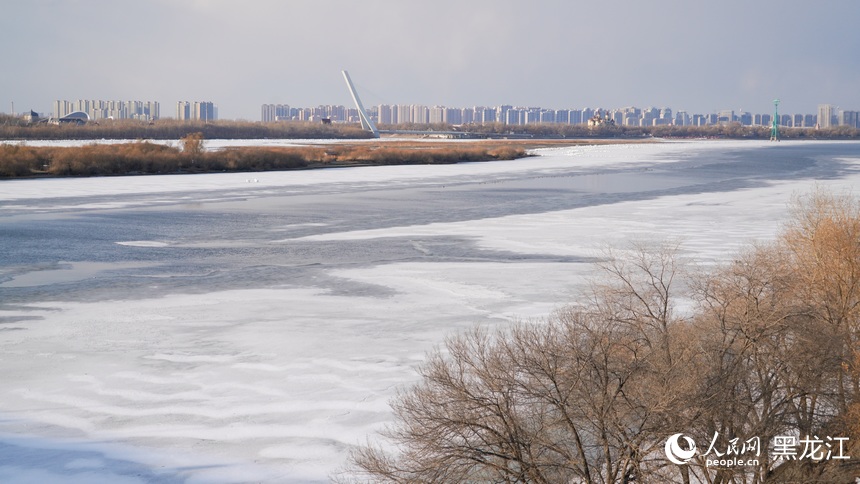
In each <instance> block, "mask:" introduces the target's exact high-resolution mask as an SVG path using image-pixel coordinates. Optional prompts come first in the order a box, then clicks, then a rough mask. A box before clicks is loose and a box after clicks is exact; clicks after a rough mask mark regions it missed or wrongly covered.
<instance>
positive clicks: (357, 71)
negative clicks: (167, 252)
mask: <svg viewBox="0 0 860 484" xmlns="http://www.w3.org/2000/svg"><path fill="white" fill-rule="evenodd" d="M0 46H2V47H0V66H2V69H0V111H2V112H9V110H10V103H11V102H14V103H15V110H16V111H17V112H22V111H25V110H27V109H34V110H36V111H39V112H44V113H50V111H51V105H52V102H53V100H55V99H69V100H76V99H86V98H88V99H119V100H132V99H133V100H153V101H159V102H160V103H161V112H162V117H172V116H174V113H175V104H176V101H179V100H189V101H212V102H215V103H216V104H217V105H218V106H219V114H220V116H221V118H244V119H250V120H259V119H260V105H261V104H264V103H285V104H290V105H291V106H300V107H303V106H316V105H319V104H344V105H349V104H350V103H351V100H350V97H349V93H348V91H347V90H346V87H345V84H344V82H343V79H342V77H341V75H340V71H341V69H347V70H349V71H350V74H351V76H352V78H353V82H354V83H355V84H356V86H357V88H358V90H359V93H360V94H361V96H362V98H363V101H364V104H365V105H373V104H381V103H385V104H427V105H435V104H439V105H447V106H457V107H464V106H473V105H498V104H514V105H525V106H541V107H547V108H582V107H606V108H615V107H623V106H631V105H633V106H639V107H648V106H656V107H663V106H668V107H671V108H673V109H675V110H682V109H683V110H687V111H688V112H691V113H710V112H714V111H717V110H721V109H735V110H739V109H743V110H746V111H751V112H770V111H771V110H772V100H773V98H774V97H779V98H780V99H781V101H782V103H781V104H780V112H783V113H813V112H815V111H816V106H817V105H818V104H821V103H831V104H835V105H838V106H840V107H842V108H844V109H852V110H860V1H857V0H822V1H813V0H800V1H798V0H778V1H774V0H719V1H707V2H699V1H693V0H678V1H660V0H655V1H643V0H630V1H620V0H618V1H611V0H589V1H578V0H557V1H555V0H553V1H541V0H536V1H523V0H510V1H509V0H433V1H421V2H419V1H408V0H313V1H311V0H307V1H297V0H240V1H233V0H0Z"/></svg>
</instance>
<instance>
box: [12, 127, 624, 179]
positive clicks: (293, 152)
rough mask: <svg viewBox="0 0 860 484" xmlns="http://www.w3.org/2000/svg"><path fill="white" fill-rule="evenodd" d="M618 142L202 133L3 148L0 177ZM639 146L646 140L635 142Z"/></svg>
mask: <svg viewBox="0 0 860 484" xmlns="http://www.w3.org/2000/svg"><path fill="white" fill-rule="evenodd" d="M623 142H628V143H629V142H631V141H620V140H481V141H468V142H462V141H446V140H439V141H435V140H432V141H431V140H392V139H385V140H363V141H355V142H337V143H334V142H333V143H328V144H313V145H306V146H288V147H271V146H269V147H265V146H259V147H258V146H245V147H227V148H223V149H219V150H207V149H205V148H204V143H203V138H202V137H201V136H199V135H198V136H195V135H189V136H186V137H185V138H182V140H180V142H179V146H171V145H166V144H162V143H155V142H151V141H134V142H128V143H115V144H99V143H93V144H87V145H82V146H72V147H55V146H28V145H26V144H23V145H22V144H0V178H32V177H69V176H72V177H86V176H121V175H144V174H182V173H220V172H261V171H280V170H299V169H318V168H332V167H346V166H381V165H431V164H451V163H462V162H480V161H497V160H513V159H517V158H523V157H526V156H528V153H529V150H533V149H536V148H541V147H549V146H574V145H593V144H618V143H623ZM637 142H641V141H637Z"/></svg>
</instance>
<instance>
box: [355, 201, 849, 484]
mask: <svg viewBox="0 0 860 484" xmlns="http://www.w3.org/2000/svg"><path fill="white" fill-rule="evenodd" d="M600 267H601V268H602V269H603V270H604V274H605V275H606V277H605V278H602V279H600V280H598V282H596V283H594V284H593V285H592V287H591V290H590V292H588V293H587V294H584V295H582V297H581V298H580V301H579V303H578V304H575V305H571V306H568V307H566V308H564V309H562V310H560V311H558V312H556V313H555V314H553V315H552V316H551V317H549V318H547V319H546V320H544V321H533V322H521V323H518V324H516V325H514V326H513V327H512V328H510V329H508V330H496V331H489V330H486V329H475V330H473V331H471V332H468V333H466V334H463V335H459V336H454V337H451V338H449V339H448V340H447V342H446V344H445V347H444V349H440V350H438V351H436V352H434V353H433V354H431V355H430V356H429V358H428V360H427V362H426V363H425V364H424V365H423V366H422V368H421V369H420V375H421V381H420V382H419V383H418V384H417V385H416V386H415V387H413V388H411V389H407V390H405V391H402V392H401V393H400V394H398V396H397V397H396V398H395V399H394V401H393V402H392V407H393V409H394V413H395V417H396V422H395V423H394V424H393V425H392V426H390V427H389V428H388V429H387V431H386V432H384V436H385V437H386V438H387V439H388V441H389V442H390V443H392V444H393V445H394V448H395V449H396V451H395V452H393V453H390V452H387V451H385V450H384V449H383V448H382V447H380V446H379V445H367V446H364V447H360V448H358V449H356V450H355V452H354V453H353V455H352V458H351V462H352V465H353V469H352V471H354V472H355V474H353V475H354V476H362V477H364V478H366V479H368V480H371V481H382V482H462V481H469V482H539V483H540V482H546V483H550V482H551V483H554V482H572V483H579V482H581V483H616V482H620V483H627V482H679V483H680V482H683V483H685V484H686V483H690V482H708V483H714V484H724V483H751V484H758V483H766V482H788V481H797V482H811V481H816V482H846V483H847V482H853V480H854V477H856V476H857V475H858V474H860V469H857V468H856V467H858V466H853V465H852V462H851V461H845V460H840V461H832V462H831V461H823V462H815V461H813V460H811V459H806V460H805V461H800V460H794V461H782V460H780V461H771V460H769V457H768V443H769V442H771V441H772V439H773V438H774V437H775V436H777V435H785V434H793V435H798V434H799V435H801V436H805V435H816V434H821V435H833V434H836V435H839V434H842V435H843V436H844V437H847V438H848V439H849V442H850V445H849V447H848V448H847V449H844V450H845V451H848V452H853V451H857V452H860V447H858V443H857V441H860V423H858V422H860V420H858V418H860V390H858V387H860V380H858V378H860V203H858V202H857V201H856V200H855V199H854V198H852V197H847V196H832V195H828V194H825V193H822V192H820V191H819V192H815V193H813V194H812V195H810V196H808V197H801V198H798V199H797V201H796V202H795V205H794V211H793V215H792V218H791V220H790V221H789V222H788V224H787V225H786V227H785V229H784V231H783V232H782V233H781V234H780V236H779V237H778V239H777V240H776V241H775V242H774V243H773V244H769V245H758V246H753V247H750V248H749V249H747V250H745V251H743V252H741V253H740V254H738V255H737V256H736V257H735V259H734V260H733V261H731V262H730V263H727V264H724V265H722V266H719V267H716V268H712V269H710V270H707V271H705V270H700V271H699V274H698V275H697V276H696V277H685V278H683V279H684V281H683V285H684V287H685V290H687V291H688V292H689V294H688V295H689V296H690V298H691V299H689V300H688V301H691V302H692V306H691V309H689V310H688V311H687V313H686V314H679V312H678V311H677V310H676V307H675V306H676V304H677V303H676V300H677V299H678V297H679V293H680V294H681V295H682V296H683V295H685V294H684V292H683V291H679V290H678V288H677V287H676V286H678V285H679V282H682V281H681V279H682V278H681V277H680V276H681V274H682V271H681V268H680V264H679V257H678V251H677V246H676V245H675V246H672V245H669V246H661V247H646V246H641V245H639V246H634V247H633V248H632V249H630V250H625V251H618V250H616V251H610V252H609V253H608V257H607V258H606V260H605V261H604V262H603V263H601V264H600ZM678 432H684V433H685V434H688V435H690V436H692V437H693V438H694V440H695V441H697V442H713V444H714V445H715V448H716V449H727V448H729V446H730V445H732V444H731V442H732V439H737V438H739V437H740V438H742V439H746V438H748V437H756V438H758V439H759V448H758V451H759V456H758V457H759V461H758V464H757V465H749V466H732V467H724V468H720V467H709V466H707V465H706V462H705V457H706V456H705V455H704V453H703V452H704V449H702V452H699V453H698V455H697V456H695V457H693V458H692V460H690V461H689V463H688V465H674V464H670V463H669V461H668V460H667V459H666V455H665V454H664V453H663V445H664V443H665V442H666V439H667V437H668V436H669V435H672V434H676V433H678ZM847 455H850V454H847Z"/></svg>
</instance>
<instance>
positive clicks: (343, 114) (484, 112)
mask: <svg viewBox="0 0 860 484" xmlns="http://www.w3.org/2000/svg"><path fill="white" fill-rule="evenodd" d="M368 111H369V112H368V114H369V115H370V117H371V118H372V119H373V120H374V121H375V122H376V123H377V124H451V125H461V124H492V123H501V124H508V125H516V126H521V125H528V124H589V123H595V122H598V121H599V122H611V123H613V124H616V125H619V126H663V125H667V126H668V125H674V126H708V125H720V124H731V123H739V124H741V125H744V126H771V124H772V123H773V114H770V113H768V114H752V113H749V112H746V111H734V110H724V111H719V112H716V113H710V114H690V113H688V112H687V111H677V112H673V111H672V109H670V108H654V107H651V108H644V109H642V108H637V107H626V108H619V109H592V108H585V109H544V108H539V107H521V106H513V105H500V106H492V107H483V106H476V107H470V108H452V107H446V106H424V105H419V104H409V105H404V104H401V105H397V104H395V105H388V104H381V105H378V106H372V107H370V108H368ZM261 119H262V121H263V122H274V121H321V120H323V119H328V120H331V121H333V122H355V123H357V122H358V121H359V120H358V110H356V109H355V108H346V107H344V106H339V105H326V106H317V107H315V108H295V107H290V106H289V105H288V104H264V105H263V106H262V118H261ZM777 123H778V124H779V125H780V126H783V127H797V128H800V127H803V128H815V127H820V128H829V127H833V126H851V127H855V128H860V111H848V110H841V109H838V108H837V107H836V106H834V105H831V104H822V105H819V106H818V112H817V113H815V114H780V115H779V119H778V120H777Z"/></svg>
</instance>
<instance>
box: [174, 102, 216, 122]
mask: <svg viewBox="0 0 860 484" xmlns="http://www.w3.org/2000/svg"><path fill="white" fill-rule="evenodd" d="M176 119H178V120H180V121H215V120H216V119H218V106H216V105H215V104H213V103H211V102H208V101H194V102H188V101H179V102H177V103H176Z"/></svg>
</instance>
